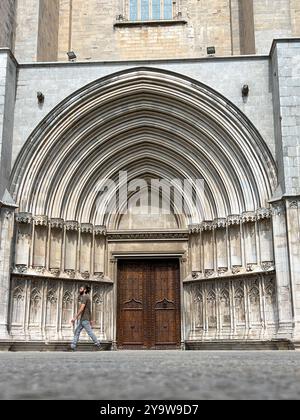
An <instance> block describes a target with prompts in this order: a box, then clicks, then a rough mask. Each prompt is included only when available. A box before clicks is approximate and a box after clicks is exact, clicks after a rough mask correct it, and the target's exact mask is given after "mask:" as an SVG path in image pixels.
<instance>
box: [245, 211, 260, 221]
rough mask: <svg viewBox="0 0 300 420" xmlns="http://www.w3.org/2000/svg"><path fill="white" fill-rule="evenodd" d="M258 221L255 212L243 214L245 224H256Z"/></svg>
mask: <svg viewBox="0 0 300 420" xmlns="http://www.w3.org/2000/svg"><path fill="white" fill-rule="evenodd" d="M256 220H257V215H256V213H255V212H254V211H246V212H244V213H243V214H242V222H243V223H254V222H256Z"/></svg>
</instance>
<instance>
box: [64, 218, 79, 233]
mask: <svg viewBox="0 0 300 420" xmlns="http://www.w3.org/2000/svg"><path fill="white" fill-rule="evenodd" d="M65 227H66V230H67V231H70V232H77V231H78V229H79V223H78V222H76V221H74V220H67V221H66V222H65Z"/></svg>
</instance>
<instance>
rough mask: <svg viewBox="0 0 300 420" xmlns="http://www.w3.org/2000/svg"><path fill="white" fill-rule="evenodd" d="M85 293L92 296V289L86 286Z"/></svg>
mask: <svg viewBox="0 0 300 420" xmlns="http://www.w3.org/2000/svg"><path fill="white" fill-rule="evenodd" d="M84 291H85V293H86V294H87V295H88V294H90V292H91V288H90V286H88V285H85V286H84Z"/></svg>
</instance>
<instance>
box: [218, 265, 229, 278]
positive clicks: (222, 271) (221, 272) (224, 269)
mask: <svg viewBox="0 0 300 420" xmlns="http://www.w3.org/2000/svg"><path fill="white" fill-rule="evenodd" d="M226 273H228V267H219V268H218V275H219V276H223V275H224V274H226Z"/></svg>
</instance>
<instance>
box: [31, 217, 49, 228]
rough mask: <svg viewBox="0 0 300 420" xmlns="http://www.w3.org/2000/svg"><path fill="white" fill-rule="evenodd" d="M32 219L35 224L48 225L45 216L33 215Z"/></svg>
mask: <svg viewBox="0 0 300 420" xmlns="http://www.w3.org/2000/svg"><path fill="white" fill-rule="evenodd" d="M33 221H34V224H35V226H43V227H46V226H47V225H48V217H47V216H34V217H33Z"/></svg>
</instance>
